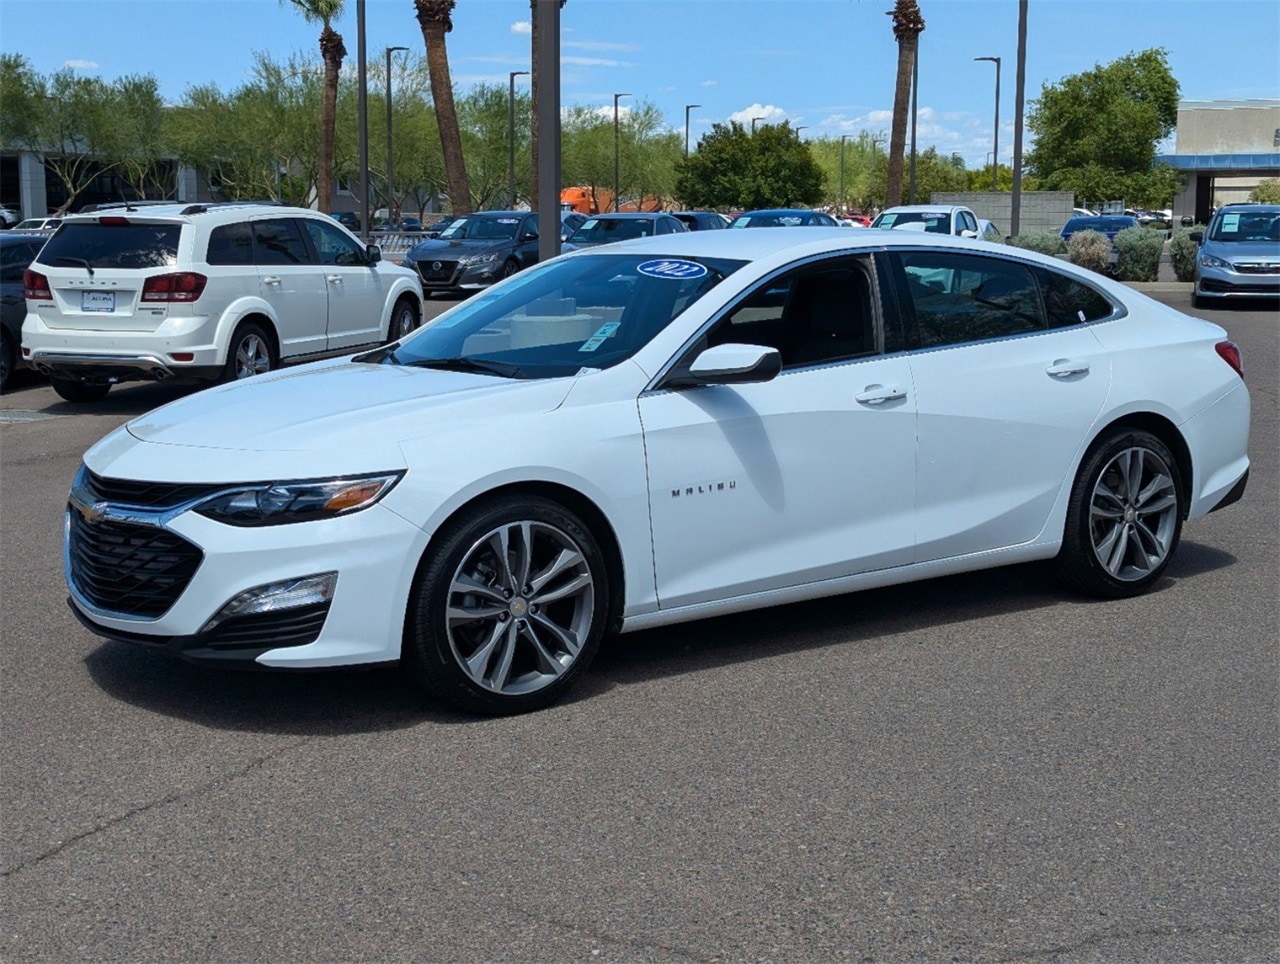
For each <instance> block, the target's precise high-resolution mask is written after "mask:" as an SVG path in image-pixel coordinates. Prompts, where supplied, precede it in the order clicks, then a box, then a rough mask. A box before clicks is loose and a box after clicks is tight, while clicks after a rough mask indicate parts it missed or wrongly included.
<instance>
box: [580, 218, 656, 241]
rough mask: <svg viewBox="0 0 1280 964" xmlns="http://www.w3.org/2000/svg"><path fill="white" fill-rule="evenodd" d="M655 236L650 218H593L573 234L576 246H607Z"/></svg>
mask: <svg viewBox="0 0 1280 964" xmlns="http://www.w3.org/2000/svg"><path fill="white" fill-rule="evenodd" d="M652 234H653V221H652V220H651V219H649V218H617V219H614V218H591V219H590V220H588V221H584V222H583V223H582V225H581V226H580V227H579V228H578V230H576V231H574V232H573V237H571V238H570V239H569V240H571V241H572V242H573V243H574V244H606V243H608V242H610V241H626V240H629V239H630V238H647V237H650V236H652Z"/></svg>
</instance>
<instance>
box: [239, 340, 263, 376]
mask: <svg viewBox="0 0 1280 964" xmlns="http://www.w3.org/2000/svg"><path fill="white" fill-rule="evenodd" d="M269 371H271V349H270V348H269V347H268V346H267V343H266V341H265V340H264V339H263V338H262V336H261V335H258V334H256V333H250V334H248V335H246V336H245V337H244V338H242V339H241V340H240V343H239V344H238V345H237V346H236V378H249V377H251V376H253V375H264V374H266V373H267V372H269Z"/></svg>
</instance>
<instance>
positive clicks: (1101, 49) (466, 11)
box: [0, 0, 1280, 167]
mask: <svg viewBox="0 0 1280 964" xmlns="http://www.w3.org/2000/svg"><path fill="white" fill-rule="evenodd" d="M919 2H920V8H921V11H922V13H923V14H924V17H925V21H926V29H925V32H924V34H923V35H922V37H921V52H920V92H919V106H920V116H919V121H918V138H919V144H920V146H921V147H922V148H923V147H927V146H929V145H936V146H937V148H938V149H939V151H940V152H943V153H951V152H958V153H960V154H961V155H962V156H963V157H964V158H965V161H966V164H967V165H968V166H969V167H981V166H982V165H983V164H985V163H986V160H987V156H988V152H989V151H990V150H991V142H992V127H993V119H994V118H993V113H994V108H995V67H994V65H993V64H991V63H975V62H974V60H973V58H974V57H1000V58H1002V61H1003V63H1002V66H1001V97H1000V156H1001V160H1002V161H1003V162H1005V163H1008V161H1009V158H1010V156H1011V155H1012V150H1013V119H1014V106H1015V100H1014V97H1015V83H1014V81H1015V68H1016V55H1017V26H1018V3H1017V0H919ZM892 6H893V3H892V0H770V2H764V0H569V3H568V4H567V5H566V6H565V8H564V10H563V12H562V14H561V16H562V18H563V21H562V24H563V36H562V50H561V53H562V56H563V64H562V81H561V83H562V99H563V101H564V103H565V104H566V105H571V104H580V105H586V106H606V105H607V106H609V108H610V111H611V110H612V103H613V94H614V93H622V92H626V93H629V94H632V95H633V97H632V98H630V99H624V100H623V101H622V104H623V105H624V106H625V105H626V104H627V103H628V102H629V100H633V101H634V100H641V99H644V100H649V101H652V102H653V103H654V104H655V105H657V107H658V108H659V109H660V110H661V111H662V112H663V114H664V116H665V117H666V118H667V121H668V123H669V124H670V125H671V127H672V128H673V129H677V130H680V131H683V128H684V109H685V105H686V104H700V105H701V106H700V107H697V108H695V109H694V110H693V111H692V112H691V123H690V127H691V134H692V139H693V140H694V141H695V142H696V140H697V137H698V135H699V133H702V132H705V131H707V130H708V129H710V127H711V125H712V124H713V123H715V122H717V121H725V120H727V119H730V118H732V119H737V120H743V119H746V121H747V123H749V119H750V118H751V117H763V118H766V121H764V122H773V121H781V120H783V119H784V118H785V119H789V120H790V121H791V123H792V125H793V126H803V127H804V128H805V129H804V130H803V131H802V132H801V137H802V138H805V139H808V138H811V137H821V136H824V135H826V136H839V135H840V134H843V133H857V132H858V131H860V130H864V129H865V130H868V131H870V132H872V133H878V132H881V131H887V130H888V127H889V115H890V111H891V110H892V107H893V76H894V66H895V63H896V57H897V47H896V44H895V43H894V40H893V34H892V30H891V24H890V19H889V17H887V16H886V15H885V11H887V10H889V9H890V8H891V7H892ZM366 10H367V14H366V36H367V41H366V43H367V47H366V49H367V51H368V57H369V59H370V60H371V61H372V60H374V59H377V58H381V57H382V56H383V50H384V49H385V48H386V47H387V46H407V47H411V48H412V49H413V50H414V52H415V53H420V52H421V51H422V50H423V42H422V34H421V32H420V31H419V29H418V24H417V21H416V20H415V19H414V16H413V3H412V0H366ZM528 20H529V4H528V2H527V0H459V3H458V7H457V10H456V12H455V16H454V30H453V32H452V33H451V34H449V38H448V42H449V57H450V66H451V68H452V70H453V73H454V79H455V82H456V83H457V84H459V85H460V86H462V87H466V86H469V85H471V84H475V83H479V82H481V81H488V82H500V83H503V84H505V83H507V73H508V71H512V70H521V69H527V68H528V64H529V35H528V32H527V30H528ZM335 28H336V29H337V30H338V32H339V33H341V34H342V35H343V38H344V40H345V43H346V46H347V50H348V51H349V57H348V62H349V64H350V67H351V69H352V70H354V68H355V63H356V38H357V28H356V3H355V0H347V4H346V10H345V12H344V14H343V15H342V17H341V18H340V19H339V20H338V21H337V22H336V24H335ZM318 36H319V29H318V28H317V27H314V26H312V25H310V24H308V23H306V22H305V21H304V20H303V18H302V16H301V15H300V14H298V13H297V12H296V11H295V10H294V9H293V8H292V6H291V5H285V4H281V3H279V2H278V0H0V49H2V50H3V51H4V52H6V53H21V54H23V55H25V56H26V57H27V58H28V60H29V61H30V62H31V63H32V65H33V66H34V67H35V69H36V70H38V71H40V72H42V73H48V72H52V71H55V70H59V69H61V68H62V67H63V66H66V65H70V66H73V67H74V68H75V69H77V70H81V71H84V72H86V73H90V74H96V75H98V76H101V77H103V78H104V79H108V80H110V79H113V78H116V77H119V76H123V75H126V74H131V73H150V74H153V75H155V77H156V78H157V79H158V80H159V82H160V86H161V90H162V92H163V94H164V96H165V97H166V98H167V99H169V100H172V101H177V100H180V99H181V97H182V94H183V92H184V91H185V90H186V89H187V87H188V86H191V85H193V84H202V83H214V84H217V85H218V86H219V87H220V88H222V89H223V90H227V91H230V90H231V89H233V88H235V87H236V86H238V85H239V84H241V83H243V82H244V81H245V80H246V79H247V78H248V77H249V72H250V68H251V66H252V62H253V52H254V51H264V52H268V53H270V54H271V55H272V56H273V57H275V58H278V59H284V58H286V57H288V56H289V55H291V54H294V53H305V54H309V55H315V56H317V57H318V53H316V51H317V39H318ZM1148 47H1164V48H1165V49H1166V50H1168V51H1169V63H1170V66H1171V67H1172V69H1173V73H1174V76H1175V77H1176V78H1177V79H1178V81H1179V83H1180V84H1181V88H1182V97H1183V98H1184V99H1187V100H1213V99H1273V100H1274V99H1280V3H1276V2H1275V0H1030V4H1029V16H1028V30H1027V81H1026V96H1027V99H1028V101H1029V100H1031V99H1033V98H1034V97H1036V96H1037V95H1038V93H1039V91H1040V89H1041V86H1042V85H1043V84H1045V83H1053V82H1056V81H1058V80H1060V79H1061V78H1062V77H1064V76H1066V75H1069V74H1074V73H1080V72H1082V71H1085V70H1088V69H1090V68H1091V67H1093V66H1094V64H1097V63H1107V62H1109V61H1111V60H1114V59H1115V58H1117V57H1121V56H1124V55H1125V54H1127V53H1129V52H1131V51H1139V50H1143V49H1146V48H1148ZM525 80H526V78H519V79H518V80H517V83H523V82H525Z"/></svg>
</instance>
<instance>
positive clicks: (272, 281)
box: [262, 278, 280, 288]
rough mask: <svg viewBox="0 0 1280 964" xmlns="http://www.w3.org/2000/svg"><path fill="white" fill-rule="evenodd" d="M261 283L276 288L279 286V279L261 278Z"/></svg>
mask: <svg viewBox="0 0 1280 964" xmlns="http://www.w3.org/2000/svg"><path fill="white" fill-rule="evenodd" d="M262 283H263V284H264V285H270V286H271V287H273V288H278V287H279V286H280V279H279V278H263V279H262Z"/></svg>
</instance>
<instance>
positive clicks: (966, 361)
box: [892, 250, 1111, 562]
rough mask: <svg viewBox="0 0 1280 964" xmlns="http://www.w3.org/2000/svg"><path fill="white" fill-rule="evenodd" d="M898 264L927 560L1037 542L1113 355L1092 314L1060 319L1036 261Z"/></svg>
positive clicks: (1098, 403) (941, 257)
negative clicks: (1090, 321) (1090, 320)
mask: <svg viewBox="0 0 1280 964" xmlns="http://www.w3.org/2000/svg"><path fill="white" fill-rule="evenodd" d="M892 261H893V263H894V266H895V271H894V273H895V277H896V278H897V281H898V284H897V285H896V287H897V289H898V291H899V293H900V295H901V296H902V297H903V299H904V303H905V304H904V315H905V316H906V319H907V323H908V332H907V337H908V343H909V344H910V345H911V346H912V351H911V353H910V365H911V377H912V382H913V384H914V386H915V401H916V408H917V410H918V430H917V431H918V439H919V442H918V444H919V453H918V473H917V481H916V493H917V495H916V525H917V532H918V539H917V551H916V561H917V562H925V561H929V560H933V559H943V558H948V557H951V556H958V555H964V554H966V553H973V552H984V551H988V550H992V549H1000V548H1004V547H1006V546H1014V545H1019V544H1021V543H1025V542H1029V541H1031V540H1032V539H1034V538H1036V536H1038V535H1039V534H1040V532H1041V530H1042V529H1043V528H1044V525H1045V522H1046V520H1047V518H1048V515H1049V511H1050V509H1051V508H1052V506H1053V504H1054V502H1055V500H1056V499H1057V497H1058V493H1059V490H1060V489H1061V488H1062V486H1063V485H1064V483H1068V482H1069V477H1070V474H1071V466H1072V464H1073V462H1074V460H1075V458H1076V455H1077V452H1078V449H1079V447H1080V445H1081V443H1082V442H1083V440H1084V438H1085V436H1086V434H1087V432H1088V430H1089V428H1090V426H1091V425H1092V424H1093V422H1094V420H1095V419H1096V417H1097V415H1098V413H1099V411H1100V410H1101V408H1102V405H1103V402H1104V401H1105V399H1106V395H1107V392H1108V390H1109V388H1110V381H1111V370H1110V361H1109V357H1108V356H1107V354H1106V353H1105V352H1104V351H1103V349H1102V347H1101V345H1100V344H1099V342H1098V340H1097V339H1096V338H1095V337H1094V335H1093V333H1092V331H1091V330H1090V328H1089V327H1088V325H1085V324H1081V323H1079V322H1080V321H1083V319H1073V318H1071V317H1066V318H1062V317H1060V316H1059V315H1055V324H1057V325H1062V327H1051V326H1050V323H1049V320H1048V309H1047V308H1046V300H1047V299H1046V295H1045V293H1044V291H1043V290H1042V286H1041V284H1040V283H1038V281H1037V278H1036V276H1035V274H1036V273H1035V272H1034V271H1033V270H1032V269H1031V268H1030V267H1029V266H1027V265H1025V264H1022V263H1019V262H1016V261H1012V260H1006V259H1003V258H998V257H991V256H985V255H976V254H962V253H955V252H951V251H940V250H919V251H902V252H898V253H895V254H894V255H893V256H892ZM1054 274H1056V273H1054V272H1047V275H1049V276H1052V275H1054ZM1064 280H1066V281H1070V279H1064ZM1099 297H1100V296H1099ZM1103 303H1104V304H1106V302H1105V299H1104V300H1103ZM1094 314H1095V315H1096V314H1098V311H1094Z"/></svg>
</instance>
